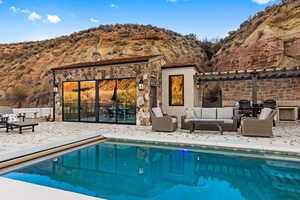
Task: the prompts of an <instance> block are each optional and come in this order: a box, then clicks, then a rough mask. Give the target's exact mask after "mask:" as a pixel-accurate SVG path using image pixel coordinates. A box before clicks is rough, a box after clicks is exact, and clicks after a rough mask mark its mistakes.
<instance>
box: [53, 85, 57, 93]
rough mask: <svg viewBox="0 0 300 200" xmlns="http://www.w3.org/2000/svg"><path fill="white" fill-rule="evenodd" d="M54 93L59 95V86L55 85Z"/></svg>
mask: <svg viewBox="0 0 300 200" xmlns="http://www.w3.org/2000/svg"><path fill="white" fill-rule="evenodd" d="M53 92H54V93H57V92H58V85H57V84H55V85H54V86H53Z"/></svg>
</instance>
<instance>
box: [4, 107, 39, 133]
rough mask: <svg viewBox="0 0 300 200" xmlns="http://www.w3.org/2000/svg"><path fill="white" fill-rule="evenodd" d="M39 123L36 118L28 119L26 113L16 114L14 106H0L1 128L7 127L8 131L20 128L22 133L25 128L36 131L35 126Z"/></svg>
mask: <svg viewBox="0 0 300 200" xmlns="http://www.w3.org/2000/svg"><path fill="white" fill-rule="evenodd" d="M38 125H39V124H38V122H37V121H36V120H35V119H27V118H26V116H25V115H24V114H19V115H17V114H14V112H13V109H12V108H9V107H3V106H1V107H0V128H6V132H9V130H14V129H15V128H18V129H19V133H20V134H22V132H23V130H24V129H31V131H32V132H34V127H35V126H38Z"/></svg>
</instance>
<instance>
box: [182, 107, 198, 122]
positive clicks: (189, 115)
mask: <svg viewBox="0 0 300 200" xmlns="http://www.w3.org/2000/svg"><path fill="white" fill-rule="evenodd" d="M184 112H185V116H186V119H194V118H196V115H195V112H194V110H193V109H192V108H186V109H185V111H184Z"/></svg>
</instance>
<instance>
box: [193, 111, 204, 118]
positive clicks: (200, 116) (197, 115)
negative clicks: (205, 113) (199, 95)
mask: <svg viewBox="0 0 300 200" xmlns="http://www.w3.org/2000/svg"><path fill="white" fill-rule="evenodd" d="M193 110H194V112H195V115H196V118H199V119H201V118H202V108H193Z"/></svg>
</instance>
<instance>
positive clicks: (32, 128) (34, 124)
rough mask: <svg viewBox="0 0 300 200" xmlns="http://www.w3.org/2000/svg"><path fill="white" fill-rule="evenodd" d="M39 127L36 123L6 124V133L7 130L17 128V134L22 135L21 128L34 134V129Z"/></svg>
mask: <svg viewBox="0 0 300 200" xmlns="http://www.w3.org/2000/svg"><path fill="white" fill-rule="evenodd" d="M37 125H39V124H38V123H37V122H12V123H7V124H6V132H7V133H8V130H9V129H11V130H14V128H19V133H20V134H22V130H23V128H27V127H29V128H31V130H32V132H34V127H35V126H37Z"/></svg>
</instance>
